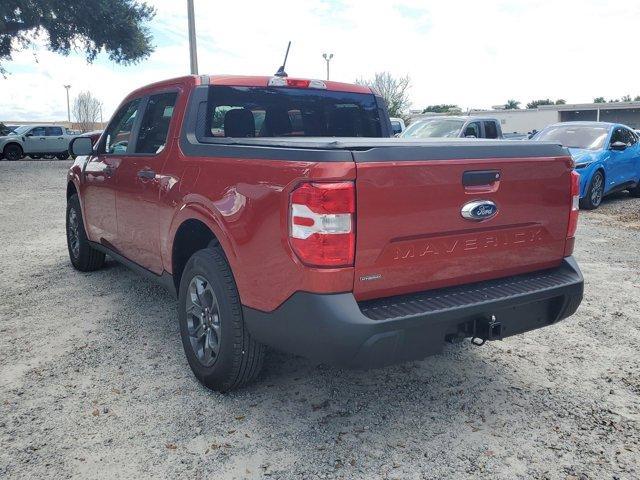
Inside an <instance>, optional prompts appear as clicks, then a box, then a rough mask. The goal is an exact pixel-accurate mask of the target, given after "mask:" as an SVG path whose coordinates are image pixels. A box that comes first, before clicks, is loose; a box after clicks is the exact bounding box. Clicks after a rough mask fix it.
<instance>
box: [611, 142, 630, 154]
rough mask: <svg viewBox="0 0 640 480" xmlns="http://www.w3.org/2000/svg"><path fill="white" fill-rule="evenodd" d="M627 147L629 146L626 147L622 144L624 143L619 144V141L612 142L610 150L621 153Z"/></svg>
mask: <svg viewBox="0 0 640 480" xmlns="http://www.w3.org/2000/svg"><path fill="white" fill-rule="evenodd" d="M628 146H629V145H627V144H626V143H624V142H620V141H618V142H613V143H612V144H611V150H616V151H618V152H622V151H623V150H626V149H627V147H628Z"/></svg>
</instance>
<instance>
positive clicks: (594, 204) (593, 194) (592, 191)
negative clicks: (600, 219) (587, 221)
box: [580, 171, 604, 210]
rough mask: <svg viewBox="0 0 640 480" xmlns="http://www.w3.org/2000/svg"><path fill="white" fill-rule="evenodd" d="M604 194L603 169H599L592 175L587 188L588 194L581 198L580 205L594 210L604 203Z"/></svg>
mask: <svg viewBox="0 0 640 480" xmlns="http://www.w3.org/2000/svg"><path fill="white" fill-rule="evenodd" d="M603 196H604V175H602V172H601V171H597V172H596V173H594V174H593V177H591V182H589V188H587V194H586V195H585V196H584V198H583V199H582V200H580V207H582V208H584V209H585V210H594V209H596V208H598V207H599V206H600V204H601V203H602V197H603Z"/></svg>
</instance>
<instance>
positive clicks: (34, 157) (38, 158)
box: [29, 153, 42, 160]
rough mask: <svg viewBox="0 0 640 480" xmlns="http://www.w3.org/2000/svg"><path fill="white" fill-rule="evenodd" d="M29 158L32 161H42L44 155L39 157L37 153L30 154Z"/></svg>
mask: <svg viewBox="0 0 640 480" xmlns="http://www.w3.org/2000/svg"><path fill="white" fill-rule="evenodd" d="M29 158H30V159H32V160H40V159H41V158H42V155H38V154H37V153H30V154H29Z"/></svg>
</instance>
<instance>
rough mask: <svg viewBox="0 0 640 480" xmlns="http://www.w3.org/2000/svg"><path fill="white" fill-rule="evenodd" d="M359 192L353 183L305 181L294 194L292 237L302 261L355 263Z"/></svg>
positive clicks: (332, 264)
mask: <svg viewBox="0 0 640 480" xmlns="http://www.w3.org/2000/svg"><path fill="white" fill-rule="evenodd" d="M355 212H356V194H355V185H354V184H353V182H339V183H304V184H302V185H300V186H299V187H298V188H296V189H295V190H294V191H293V193H291V199H290V218H289V225H290V227H289V240H290V242H291V247H292V248H293V251H294V252H295V253H296V255H297V256H298V258H299V259H300V260H301V261H302V263H304V264H306V265H311V266H316V267H345V266H352V265H353V261H354V255H355V246H356V235H355Z"/></svg>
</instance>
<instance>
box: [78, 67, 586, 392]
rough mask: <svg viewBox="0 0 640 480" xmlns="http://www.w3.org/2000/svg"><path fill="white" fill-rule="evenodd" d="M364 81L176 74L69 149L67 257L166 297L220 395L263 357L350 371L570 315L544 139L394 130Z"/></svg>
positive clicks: (572, 304) (572, 271)
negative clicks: (285, 355) (283, 355)
mask: <svg viewBox="0 0 640 480" xmlns="http://www.w3.org/2000/svg"><path fill="white" fill-rule="evenodd" d="M391 135H392V130H391V124H390V121H389V115H388V113H387V109H386V106H385V103H384V101H383V100H382V98H381V97H380V96H378V95H377V94H376V93H375V92H374V91H372V90H370V89H369V88H368V87H365V86H360V85H350V84H344V83H338V82H330V81H319V80H304V79H297V78H290V77H280V76H275V77H244V76H189V77H184V78H178V79H173V80H167V81H162V82H159V83H155V84H153V85H149V86H147V87H144V88H141V89H139V90H136V91H134V92H133V93H131V94H130V95H129V96H128V97H127V98H126V99H125V100H124V101H123V103H122V104H121V105H120V107H119V108H118V109H117V111H116V113H115V114H114V116H113V118H112V119H111V121H110V123H109V125H108V127H107V128H106V130H105V131H104V133H103V134H102V136H101V137H100V140H99V141H98V142H97V143H96V144H95V145H94V144H93V143H92V142H91V139H89V138H86V137H85V138H77V139H74V140H73V143H72V146H71V148H72V152H73V154H74V155H77V156H78V157H77V158H76V161H75V163H74V164H73V166H72V167H71V169H70V171H69V174H68V182H67V213H66V215H67V218H66V235H67V241H68V242H67V243H68V248H69V255H70V259H71V263H72V264H73V266H74V267H75V268H76V269H78V270H80V271H90V270H97V269H99V268H100V267H101V266H102V265H103V264H104V261H105V255H109V256H110V257H111V258H113V259H115V260H117V261H119V262H122V263H124V264H126V265H127V266H129V267H130V268H131V269H133V270H134V271H136V272H139V273H141V274H144V275H146V276H148V277H151V278H153V279H155V280H157V281H159V282H160V283H162V284H163V285H165V286H166V287H167V288H168V289H169V290H170V291H172V292H173V293H174V294H175V295H176V296H177V301H178V313H177V316H178V321H179V324H180V332H181V337H182V343H183V346H184V350H185V353H186V357H187V359H188V362H189V364H190V366H191V368H192V370H193V372H194V374H195V376H196V377H197V378H198V379H199V380H200V381H201V382H202V383H203V384H204V385H206V386H207V387H209V388H212V389H215V390H218V391H228V390H230V389H233V388H236V387H239V386H241V385H243V384H245V383H247V382H249V381H251V380H253V379H254V378H255V377H256V376H257V375H258V373H259V371H260V368H261V365H262V362H263V356H264V351H265V346H269V347H273V348H276V349H281V350H284V351H287V352H291V353H294V354H299V355H303V356H306V357H308V358H311V359H312V360H314V361H318V362H326V363H331V364H338V365H344V366H352V367H378V366H384V365H389V364H393V363H397V362H404V361H409V360H414V359H421V358H423V357H425V356H427V355H430V354H435V353H437V352H439V351H440V350H441V349H442V347H443V345H444V344H445V343H447V342H456V341H460V340H461V339H465V338H471V339H472V341H473V342H474V343H477V344H482V343H484V342H485V341H490V340H499V339H503V338H505V337H509V336H512V335H516V334H520V333H522V332H526V331H529V330H532V329H536V328H539V327H543V326H547V325H551V324H554V323H556V322H558V321H559V320H562V319H564V318H566V317H567V316H569V315H571V314H573V313H574V312H575V310H576V309H577V308H578V305H579V304H580V301H581V299H582V294H583V278H582V275H581V273H580V270H579V268H578V266H577V264H576V262H575V260H574V259H573V257H572V252H573V247H574V236H575V232H576V226H577V220H578V195H579V188H578V176H577V174H576V173H575V172H574V171H573V162H572V160H571V157H570V155H569V153H568V151H567V150H566V149H564V148H563V147H561V146H560V145H557V144H554V143H545V142H527V141H518V142H510V141H491V140H480V139H451V140H411V139H398V138H390V137H391Z"/></svg>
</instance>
